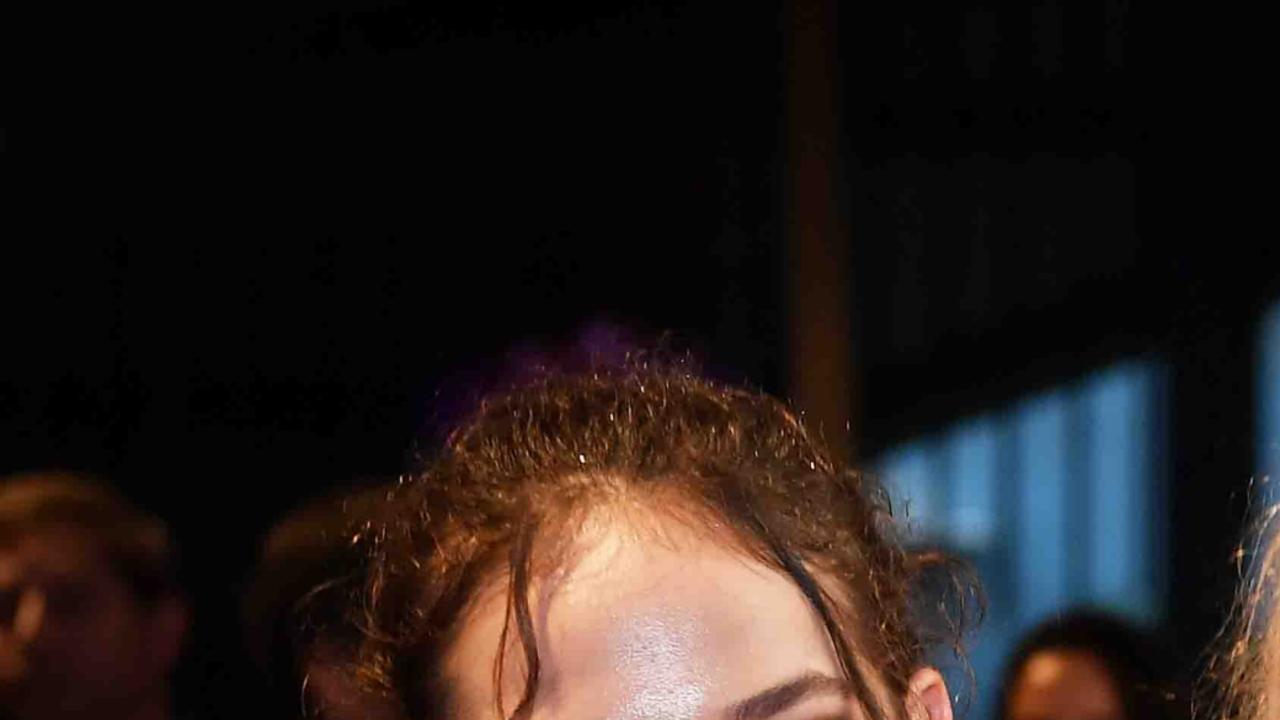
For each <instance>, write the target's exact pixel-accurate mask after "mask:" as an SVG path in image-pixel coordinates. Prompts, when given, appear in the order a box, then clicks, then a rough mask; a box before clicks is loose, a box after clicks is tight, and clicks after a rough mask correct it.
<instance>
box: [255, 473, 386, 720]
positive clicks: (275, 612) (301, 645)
mask: <svg viewBox="0 0 1280 720" xmlns="http://www.w3.org/2000/svg"><path fill="white" fill-rule="evenodd" d="M386 492H387V491H386V489H385V488H382V487H370V488H362V489H358V490H350V491H344V492H341V493H338V494H334V495H329V496H324V497H321V498H318V499H315V500H312V501H309V502H307V503H304V504H303V505H301V506H299V507H297V508H295V509H294V510H292V511H290V512H289V513H288V514H287V515H286V516H285V517H284V518H283V519H281V520H280V521H279V522H277V523H276V524H275V525H274V526H273V527H272V528H271V529H270V530H269V531H268V533H267V535H266V538H265V540H264V542H263V544H262V548H261V552H260V555H259V559H258V563H257V566H256V567H255V569H254V572H253V575H252V577H251V578H250V580H249V583H248V586H247V588H246V591H245V593H244V596H243V603H242V606H241V614H242V620H243V624H244V632H245V644H246V647H247V648H248V650H249V654H250V656H251V657H252V658H253V659H254V662H255V663H256V664H257V667H258V670H259V671H260V673H261V674H262V680H263V682H264V683H265V684H266V685H267V687H268V693H267V697H265V698H261V699H260V700H261V701H262V702H255V707H256V708H257V710H258V711H261V712H263V714H264V715H267V714H269V716H270V717H274V718H279V719H280V720H288V718H323V719H324V720H382V719H383V718H393V717H396V716H395V714H394V713H392V712H391V710H390V708H388V707H384V706H382V705H380V704H379V703H376V702H373V701H372V699H371V698H361V695H360V693H358V692H357V691H356V690H355V689H354V688H353V687H352V686H351V683H350V682H349V678H348V676H347V675H346V674H345V673H344V672H342V670H345V666H346V664H347V663H348V662H349V661H350V660H351V656H352V654H353V652H354V648H355V647H356V646H357V644H358V642H359V635H358V634H357V633H354V632H352V631H351V630H350V629H348V628H347V627H345V626H343V625H342V624H341V623H339V622H337V620H338V619H339V618H340V616H341V608H343V607H345V604H346V603H347V602H348V601H349V600H350V594H351V592H352V590H353V587H354V586H353V583H355V581H356V579H357V578H358V577H360V574H359V571H360V568H361V566H362V565H363V562H364V553H363V551H362V549H361V548H360V547H359V546H357V545H356V544H355V543H353V542H352V538H353V537H354V536H355V534H356V533H358V532H360V530H362V529H363V527H364V526H365V525H366V524H367V523H368V522H370V520H371V519H372V518H373V517H374V515H375V514H376V512H377V507H378V505H379V501H380V500H381V499H382V497H383V496H384V495H385V494H386ZM357 699H359V702H357Z"/></svg>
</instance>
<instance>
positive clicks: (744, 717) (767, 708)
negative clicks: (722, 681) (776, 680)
mask: <svg viewBox="0 0 1280 720" xmlns="http://www.w3.org/2000/svg"><path fill="white" fill-rule="evenodd" d="M852 692H853V688H852V687H851V686H850V684H849V682H848V681H846V680H839V679H836V678H833V677H831V676H829V675H821V674H819V673H809V674H808V675H802V676H800V677H798V678H796V679H794V680H788V681H787V682H784V683H780V684H778V685H775V686H773V687H771V688H769V689H768V690H765V691H763V692H760V693H757V694H755V695H752V696H751V697H749V698H747V699H746V700H742V701H740V702H737V703H734V704H733V705H731V706H730V707H729V711H728V712H727V713H726V717H727V718H729V720H764V719H765V718H771V717H773V716H774V715H777V714H778V713H780V712H782V711H784V710H786V709H788V708H790V707H792V706H794V705H796V704H798V703H800V701H802V700H807V699H808V698H810V697H813V696H814V695H836V694H838V695H841V696H848V695H850V694H852Z"/></svg>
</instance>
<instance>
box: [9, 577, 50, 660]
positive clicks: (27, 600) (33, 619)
mask: <svg viewBox="0 0 1280 720" xmlns="http://www.w3.org/2000/svg"><path fill="white" fill-rule="evenodd" d="M47 604H48V603H47V598H46V596H45V592H44V589H43V588H41V587H39V586H35V585H29V586H27V587H25V588H23V589H22V591H21V593H20V594H19V596H18V605H17V607H16V608H15V610H14V613H13V637H14V639H16V640H17V641H18V642H20V643H22V644H24V645H26V644H30V643H31V642H33V641H34V640H35V639H36V638H37V637H38V636H39V635H40V630H41V628H43V627H44V621H45V610H46V608H47Z"/></svg>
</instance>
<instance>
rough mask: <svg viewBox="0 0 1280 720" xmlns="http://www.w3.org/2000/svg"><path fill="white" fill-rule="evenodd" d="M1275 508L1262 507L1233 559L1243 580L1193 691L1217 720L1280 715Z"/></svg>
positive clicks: (1279, 552)
mask: <svg viewBox="0 0 1280 720" xmlns="http://www.w3.org/2000/svg"><path fill="white" fill-rule="evenodd" d="M1278 514H1280V505H1272V506H1271V507H1268V508H1266V509H1265V510H1264V511H1263V512H1262V513H1261V515H1260V517H1259V518H1258V519H1257V520H1256V521H1255V522H1254V527H1253V528H1252V529H1251V531H1250V532H1249V533H1248V534H1249V544H1250V545H1251V548H1250V550H1246V549H1245V545H1244V544H1242V545H1241V546H1240V547H1239V548H1237V550H1236V553H1235V560H1236V563H1237V570H1238V571H1239V573H1240V575H1241V577H1242V580H1243V582H1242V583H1241V586H1240V591H1239V593H1238V594H1237V596H1236V599H1235V604H1234V606H1233V608H1232V611H1231V616H1230V619H1229V621H1228V622H1227V624H1226V626H1225V627H1224V628H1223V630H1222V632H1221V633H1219V636H1218V639H1217V642H1216V645H1217V647H1216V652H1214V653H1212V654H1211V656H1210V659H1209V664H1208V668H1207V670H1206V672H1205V675H1204V678H1203V686H1202V687H1201V688H1200V692H1199V693H1198V695H1199V699H1201V700H1202V706H1203V707H1205V708H1209V709H1211V711H1212V712H1213V713H1214V714H1215V715H1216V716H1217V717H1218V718H1220V719H1221V720H1270V719H1271V718H1277V717H1280V704H1277V701H1276V696H1275V695H1276V692H1277V691H1280V685H1278V684H1277V682H1276V680H1277V679H1278V678H1280V622H1276V617H1277V615H1276V614H1277V609H1278V607H1280V606H1277V604H1276V601H1277V599H1280V585H1277V581H1278V580H1280V539H1278V538H1277V537H1276V530H1277V527H1276V522H1277V515H1278Z"/></svg>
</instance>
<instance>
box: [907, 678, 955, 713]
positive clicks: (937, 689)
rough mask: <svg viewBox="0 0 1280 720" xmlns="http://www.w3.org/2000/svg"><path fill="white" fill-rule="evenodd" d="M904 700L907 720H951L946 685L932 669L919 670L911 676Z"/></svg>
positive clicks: (949, 696) (949, 698)
mask: <svg viewBox="0 0 1280 720" xmlns="http://www.w3.org/2000/svg"><path fill="white" fill-rule="evenodd" d="M905 700H906V706H907V717H908V718H909V720H952V718H951V695H950V694H949V693H948V692H947V683H946V681H945V680H943V679H942V673H940V672H938V671H937V670H935V669H934V668H931V667H925V668H920V669H919V670H917V671H915V673H914V674H912V675H911V680H910V681H909V682H908V683H907V697H906V698H905Z"/></svg>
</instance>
